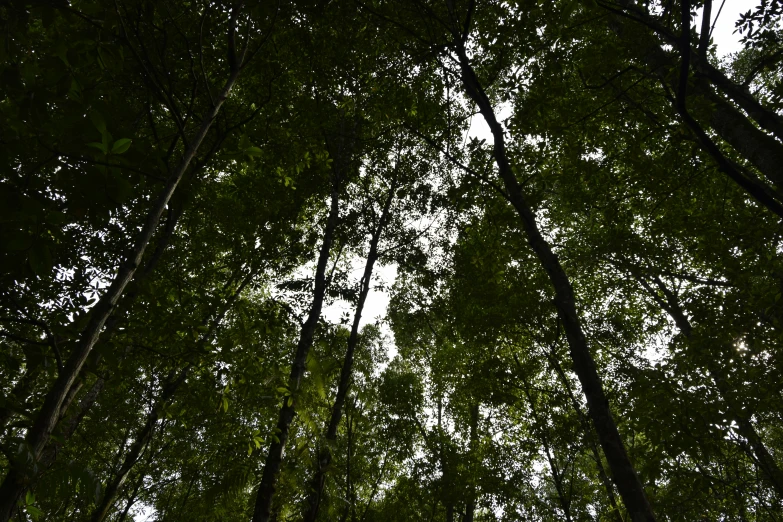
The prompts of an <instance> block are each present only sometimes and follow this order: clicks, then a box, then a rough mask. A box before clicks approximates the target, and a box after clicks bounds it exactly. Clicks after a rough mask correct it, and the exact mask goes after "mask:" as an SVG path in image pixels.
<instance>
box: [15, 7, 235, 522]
mask: <svg viewBox="0 0 783 522" xmlns="http://www.w3.org/2000/svg"><path fill="white" fill-rule="evenodd" d="M237 17H238V12H236V10H234V11H232V15H231V23H230V28H229V33H230V34H229V40H230V41H231V42H233V41H234V37H235V33H236V21H237ZM232 53H233V50H232ZM243 54H244V53H243ZM243 58H244V56H243ZM240 64H241V60H240V62H239V63H231V71H230V74H229V77H228V79H227V80H226V83H225V84H224V86H223V89H222V90H221V92H220V94H219V95H218V96H217V98H216V99H215V101H214V105H213V106H212V107H211V109H210V110H209V111H208V112H207V114H205V115H204V118H203V119H202V121H201V126H200V127H199V129H198V131H197V132H196V134H195V136H194V137H193V139H192V140H191V142H190V144H189V146H188V148H187V149H186V151H185V154H184V156H183V158H182V161H181V162H180V164H179V166H178V167H177V169H176V170H175V171H174V172H173V173H172V175H171V176H170V177H169V180H168V181H167V183H166V187H165V188H164V189H163V192H162V193H161V194H160V195H159V196H158V198H157V200H156V201H155V204H154V205H153V207H152V209H150V211H149V213H148V214H147V219H146V222H145V224H144V226H143V227H142V230H141V232H140V233H139V236H138V238H137V239H136V242H135V245H134V246H133V249H132V250H131V251H130V252H129V254H128V256H127V257H126V258H125V260H124V261H123V263H122V265H121V266H120V267H119V270H118V272H117V275H116V276H115V277H114V280H113V281H112V283H111V285H110V286H109V288H108V290H107V291H106V293H105V294H104V295H103V296H101V298H100V299H99V300H98V303H97V304H96V305H95V307H94V308H93V309H92V310H91V311H90V319H89V322H88V324H87V326H86V328H85V329H84V330H83V331H82V333H81V336H80V338H79V341H78V342H77V344H76V347H75V348H74V349H73V351H72V352H71V355H70V357H69V358H68V361H67V363H66V364H65V366H64V368H63V371H62V372H60V374H59V375H58V377H57V380H56V381H55V382H54V385H53V386H52V388H51V389H50V390H49V393H47V395H46V398H45V399H44V403H43V405H42V406H41V409H40V410H39V412H38V415H37V416H36V419H35V422H34V423H33V426H32V427H31V428H30V430H29V431H28V432H27V437H26V438H25V445H26V448H27V451H28V452H29V456H30V457H31V458H30V459H29V460H31V461H32V463H33V464H32V465H29V464H27V460H28V459H24V458H20V459H19V460H18V461H17V462H13V463H11V466H10V469H9V470H8V473H7V474H6V476H5V479H4V480H3V483H2V485H0V522H8V520H9V519H10V518H11V516H13V513H14V511H15V510H16V505H17V502H18V501H19V499H20V498H21V497H22V496H23V495H24V492H25V491H26V490H27V487H28V484H29V482H30V481H31V479H32V478H33V477H34V476H35V475H36V473H37V468H38V465H37V464H38V461H39V459H40V457H41V453H42V452H43V450H44V448H45V447H46V444H47V443H48V442H49V438H50V436H51V434H52V431H53V430H54V428H55V426H56V424H57V421H58V419H59V416H60V411H61V408H62V405H63V402H64V401H65V399H66V397H67V396H68V392H69V390H70V389H71V387H72V386H73V384H74V383H75V382H76V380H77V379H78V378H79V375H80V374H81V370H82V366H84V363H85V362H86V361H87V357H88V356H89V355H90V352H91V351H92V348H93V346H95V343H96V342H98V339H99V337H100V335H101V331H102V330H103V326H104V324H105V323H106V320H107V319H108V318H109V315H110V314H111V311H112V309H113V308H114V306H115V305H116V304H117V301H118V300H119V299H120V297H121V296H122V294H123V292H124V291H125V288H126V286H127V285H128V283H129V282H130V281H131V279H132V278H133V275H134V273H135V272H136V269H137V267H138V266H139V265H140V264H141V262H142V258H143V256H144V252H145V250H146V249H147V245H148V244H149V243H150V240H151V239H152V236H153V235H154V233H155V229H156V228H157V226H158V222H159V221H160V218H161V215H162V214H163V212H164V210H165V209H166V205H167V204H168V202H169V200H170V199H171V196H172V195H173V194H174V191H175V190H176V188H177V185H178V184H179V181H180V180H181V179H182V176H183V174H184V173H185V171H186V170H187V169H188V166H189V165H190V162H191V161H192V160H193V158H194V157H195V156H196V153H197V152H198V149H199V147H200V146H201V143H202V142H203V141H204V138H205V137H206V135H207V132H208V131H209V129H210V127H211V126H212V123H213V122H214V120H215V118H216V116H217V114H218V112H219V111H220V107H221V106H222V105H223V103H224V102H225V101H226V99H227V98H228V96H229V94H230V93H231V89H232V88H233V87H234V84H235V83H236V80H237V78H238V76H239V72H240Z"/></svg>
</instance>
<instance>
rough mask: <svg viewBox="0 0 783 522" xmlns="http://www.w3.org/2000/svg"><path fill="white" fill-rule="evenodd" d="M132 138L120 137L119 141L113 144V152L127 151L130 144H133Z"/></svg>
mask: <svg viewBox="0 0 783 522" xmlns="http://www.w3.org/2000/svg"><path fill="white" fill-rule="evenodd" d="M131 141H132V140H131V139H130V138H120V139H118V140H117V141H115V142H114V145H112V146H111V153H112V154H122V153H124V152H126V151H127V150H128V149H129V148H130V146H131Z"/></svg>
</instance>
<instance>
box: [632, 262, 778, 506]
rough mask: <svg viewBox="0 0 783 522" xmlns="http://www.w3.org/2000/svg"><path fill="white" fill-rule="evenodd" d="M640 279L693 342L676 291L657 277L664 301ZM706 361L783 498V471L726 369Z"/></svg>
mask: <svg viewBox="0 0 783 522" xmlns="http://www.w3.org/2000/svg"><path fill="white" fill-rule="evenodd" d="M638 280H639V281H640V283H641V284H642V285H643V286H644V287H645V289H646V290H647V291H648V292H649V293H650V294H651V295H652V297H653V298H654V299H655V300H656V301H657V303H658V304H659V306H660V307H661V308H662V309H663V310H665V311H666V312H667V313H668V314H669V315H670V316H671V318H672V319H673V320H674V322H675V324H676V325H677V328H678V329H679V330H680V332H681V333H682V335H684V336H685V337H686V338H687V339H688V340H689V341H693V339H694V334H693V326H692V325H691V323H690V320H689V319H688V317H687V316H686V315H685V312H684V311H683V309H682V306H680V303H679V300H678V299H677V296H676V295H674V292H672V291H671V290H669V289H668V288H667V287H666V285H665V284H664V283H663V281H661V280H660V278H658V277H656V278H655V284H656V285H657V286H658V288H659V290H660V291H661V292H662V293H663V295H664V297H665V298H666V299H665V300H664V299H661V297H660V296H658V295H657V293H656V292H655V291H654V290H653V289H652V288H651V287H650V286H649V285H648V284H647V283H645V282H644V281H643V280H642V279H640V278H639V279H638ZM706 360H707V372H708V373H709V374H710V378H712V380H713V382H714V383H715V386H716V388H718V392H719V393H720V395H721V398H722V399H723V400H724V401H725V403H726V406H727V408H726V409H727V410H728V413H729V415H731V416H732V417H733V418H734V420H736V421H737V425H738V426H739V432H740V435H742V436H743V437H745V439H746V440H747V441H748V443H749V444H750V449H751V450H752V455H753V457H755V459H756V462H757V463H758V465H759V468H761V471H762V473H763V475H764V477H765V479H766V480H767V483H768V484H769V485H770V486H771V487H772V488H773V489H774V490H775V492H776V493H777V494H778V496H779V497H781V498H783V471H782V470H781V469H780V466H778V464H777V462H776V461H775V459H774V457H773V456H772V454H771V453H770V452H769V450H768V449H767V447H766V446H765V445H764V442H763V440H762V439H761V436H760V435H759V434H758V432H757V431H756V428H755V427H754V426H753V423H752V422H751V420H750V415H748V414H745V413H743V412H742V408H740V407H739V406H738V405H737V404H736V402H735V401H734V399H733V398H732V397H733V395H734V393H733V390H732V388H731V386H730V385H729V383H728V382H727V381H726V378H725V377H724V375H723V369H722V368H721V366H720V364H719V363H718V360H717V359H716V358H715V357H714V355H712V354H710V355H709V356H708V357H706Z"/></svg>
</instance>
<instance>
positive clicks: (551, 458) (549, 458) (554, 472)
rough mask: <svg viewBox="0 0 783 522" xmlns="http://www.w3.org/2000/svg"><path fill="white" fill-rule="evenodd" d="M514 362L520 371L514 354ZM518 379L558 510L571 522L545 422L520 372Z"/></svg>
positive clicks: (568, 504)
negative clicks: (531, 415) (552, 485)
mask: <svg viewBox="0 0 783 522" xmlns="http://www.w3.org/2000/svg"><path fill="white" fill-rule="evenodd" d="M514 360H515V361H516V363H517V366H519V367H520V370H521V369H522V368H521V367H522V365H521V364H520V363H519V358H518V357H517V356H516V354H514ZM520 378H521V379H522V384H523V385H524V387H523V389H522V391H523V392H524V394H525V397H526V398H527V402H528V404H530V412H531V413H532V414H533V421H534V422H535V424H536V425H537V426H538V428H539V429H540V430H541V443H542V444H543V445H544V452H545V453H546V459H547V462H548V463H549V469H550V470H551V471H552V479H553V480H554V481H555V490H556V491H557V498H558V500H559V502H560V508H561V509H562V510H563V515H564V516H565V519H566V521H567V522H571V520H572V519H571V502H570V499H567V498H566V496H565V490H564V488H563V473H562V470H561V469H560V468H559V467H558V465H557V461H556V460H555V457H554V455H553V452H552V448H551V447H550V445H549V437H548V436H547V434H546V432H545V430H546V422H545V421H544V420H543V419H541V417H540V416H539V415H538V408H536V403H535V401H534V399H533V396H532V395H531V394H530V385H529V384H528V382H527V379H525V377H524V374H523V373H522V372H521V371H520Z"/></svg>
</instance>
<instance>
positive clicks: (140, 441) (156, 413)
mask: <svg viewBox="0 0 783 522" xmlns="http://www.w3.org/2000/svg"><path fill="white" fill-rule="evenodd" d="M253 276H254V272H252V271H251V272H250V273H249V274H248V275H247V276H246V277H245V278H244V280H243V281H242V282H241V283H240V285H239V286H238V287H237V289H236V290H235V291H234V292H233V293H232V294H231V296H230V297H229V298H228V299H227V300H226V302H225V303H224V304H223V307H222V310H220V311H219V313H218V314H217V317H215V318H214V319H213V320H212V321H211V324H210V325H209V330H208V331H207V332H204V334H203V335H202V336H201V338H200V339H199V340H198V342H197V343H196V352H197V353H200V352H202V351H203V349H204V346H205V345H206V344H207V342H209V339H210V338H211V337H212V334H213V333H214V332H215V330H216V329H217V327H218V326H219V324H220V322H221V321H222V320H223V317H225V315H226V313H227V312H228V310H229V309H230V308H231V306H232V305H233V303H234V302H235V301H236V300H237V299H238V298H239V296H240V294H241V293H242V291H243V290H244V289H245V287H246V286H247V285H248V284H249V283H250V282H251V281H252V279H253ZM204 322H207V321H204ZM192 367H193V365H192V363H188V364H187V365H186V366H185V367H184V368H183V369H182V370H181V371H180V372H179V374H178V375H171V376H169V377H168V378H167V379H166V382H165V384H164V385H163V391H162V393H161V395H160V397H158V399H157V401H155V404H154V405H153V407H152V409H151V410H150V412H149V414H148V415H147V420H146V421H145V423H144V425H143V426H142V427H141V428H140V429H139V430H138V431H137V432H136V435H135V436H134V438H133V443H132V444H131V446H130V449H129V450H128V452H127V453H126V454H125V458H124V459H123V462H122V465H121V466H120V469H119V471H118V472H117V474H116V475H115V476H114V478H113V479H112V480H111V481H109V482H108V483H107V484H106V487H105V488H104V491H103V496H102V497H101V500H100V501H99V502H98V506H97V507H96V508H95V510H94V511H93V513H92V516H91V519H90V520H91V521H92V522H103V520H104V519H105V518H106V515H108V514H109V511H110V510H111V508H112V507H113V506H114V503H115V502H116V500H117V496H118V495H119V492H120V488H122V486H123V485H124V484H125V481H126V480H127V479H128V476H129V475H130V472H131V471H132V470H133V468H134V467H135V466H136V463H138V461H139V457H140V456H141V454H142V452H143V451H144V450H145V449H146V447H147V446H148V445H149V443H150V440H152V434H153V431H154V429H155V425H156V424H157V422H158V419H159V418H160V414H161V413H162V412H163V410H164V409H165V408H166V407H167V406H168V405H169V404H170V403H171V401H172V400H173V398H174V394H175V393H176V392H177V389H178V388H179V387H180V386H181V385H182V383H184V382H185V380H186V379H187V377H188V374H189V373H190V370H191V368H192Z"/></svg>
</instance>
